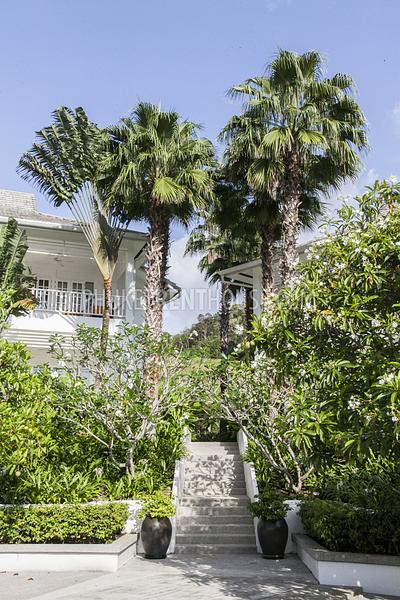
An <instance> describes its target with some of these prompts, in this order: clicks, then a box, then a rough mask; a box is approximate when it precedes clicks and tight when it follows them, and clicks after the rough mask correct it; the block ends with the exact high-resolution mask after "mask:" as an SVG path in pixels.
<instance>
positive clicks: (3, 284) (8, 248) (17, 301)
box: [0, 219, 35, 315]
mask: <svg viewBox="0 0 400 600" xmlns="http://www.w3.org/2000/svg"><path fill="white" fill-rule="evenodd" d="M27 250H28V244H27V241H26V233H25V231H23V230H22V229H20V228H19V227H18V223H17V221H16V220H15V219H9V220H8V222H7V223H6V225H4V226H3V227H1V228H0V292H4V293H6V292H9V293H10V298H9V300H10V306H9V313H11V314H13V315H19V314H23V313H24V312H26V311H27V310H29V309H30V308H33V307H34V305H35V297H34V295H33V293H32V287H33V286H34V284H35V277H33V276H32V274H31V271H30V269H29V268H28V267H27V266H26V265H25V263H24V259H25V255H26V252H27Z"/></svg>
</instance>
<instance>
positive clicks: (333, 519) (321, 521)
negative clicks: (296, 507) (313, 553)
mask: <svg viewBox="0 0 400 600" xmlns="http://www.w3.org/2000/svg"><path fill="white" fill-rule="evenodd" d="M300 516H301V518H302V521H303V524H304V527H305V530H306V532H307V533H308V534H309V535H310V536H311V537H312V538H314V539H315V540H316V541H317V542H320V543H321V544H322V545H323V546H325V547H326V548H328V550H332V551H341V552H362V553H369V554H395V555H398V554H400V506H393V507H392V508H391V509H387V510H382V511H374V510H370V509H365V508H357V507H354V506H351V505H350V504H345V503H343V502H336V501H334V500H318V499H314V500H304V501H303V502H302V503H301V506H300Z"/></svg>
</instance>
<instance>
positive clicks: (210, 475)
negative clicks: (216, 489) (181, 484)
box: [185, 466, 245, 481]
mask: <svg viewBox="0 0 400 600" xmlns="http://www.w3.org/2000/svg"><path fill="white" fill-rule="evenodd" d="M203 479H209V480H211V481H245V477H244V471H243V467H241V468H240V469H239V468H238V469H235V470H228V469H221V468H220V467H218V466H217V467H216V468H213V469H186V470H185V481H197V480H203Z"/></svg>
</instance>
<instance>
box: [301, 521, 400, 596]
mask: <svg viewBox="0 0 400 600" xmlns="http://www.w3.org/2000/svg"><path fill="white" fill-rule="evenodd" d="M293 541H294V542H295V544H296V549H297V554H298V556H299V558H300V559H301V560H302V561H303V563H304V564H305V565H306V566H307V567H308V568H309V569H310V571H311V572H312V574H313V575H314V577H315V578H316V579H317V580H318V582H319V583H320V584H323V585H335V586H338V585H339V586H342V585H343V586H356V587H362V589H363V590H364V591H365V592H368V593H372V594H388V595H392V596H399V597H400V556H391V555H386V554H363V553H359V552H332V551H330V550H327V549H326V548H324V546H322V545H321V544H319V543H318V542H316V541H314V540H313V539H312V538H310V537H309V536H308V535H305V534H297V533H296V534H294V535H293Z"/></svg>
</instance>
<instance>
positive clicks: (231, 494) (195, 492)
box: [185, 488, 246, 498]
mask: <svg viewBox="0 0 400 600" xmlns="http://www.w3.org/2000/svg"><path fill="white" fill-rule="evenodd" d="M245 493H246V489H245V488H234V489H233V490H231V491H229V490H227V489H221V488H211V489H207V488H206V489H204V490H199V489H198V488H189V489H188V488H186V489H185V496H187V497H188V498H189V497H190V498H214V497H215V496H216V495H218V496H223V497H224V498H235V497H236V496H237V495H238V494H240V495H242V494H245Z"/></svg>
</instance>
